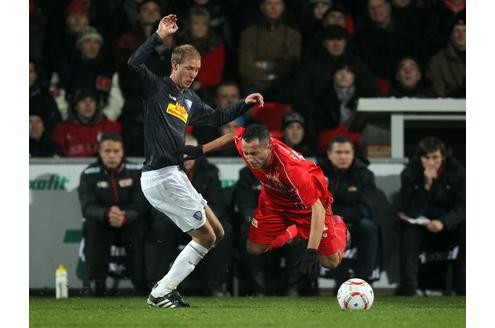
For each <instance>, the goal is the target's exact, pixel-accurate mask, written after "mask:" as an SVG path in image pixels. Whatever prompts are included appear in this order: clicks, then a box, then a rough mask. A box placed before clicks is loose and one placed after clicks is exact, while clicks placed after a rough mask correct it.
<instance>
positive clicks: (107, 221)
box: [78, 133, 147, 296]
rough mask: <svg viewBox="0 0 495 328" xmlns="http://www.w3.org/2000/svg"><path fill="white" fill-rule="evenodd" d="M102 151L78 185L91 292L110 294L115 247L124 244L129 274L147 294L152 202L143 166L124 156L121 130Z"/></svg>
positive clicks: (107, 137) (104, 139) (103, 140)
mask: <svg viewBox="0 0 495 328" xmlns="http://www.w3.org/2000/svg"><path fill="white" fill-rule="evenodd" d="M98 154H99V157H98V160H97V161H96V162H95V163H93V164H91V165H89V166H88V167H87V168H86V169H85V170H84V171H83V172H82V173H81V179H80V183H79V188H78V193H79V201H80V202H81V210H82V215H83V237H84V255H85V257H86V261H85V263H86V274H87V278H88V279H89V281H90V284H91V289H92V290H91V292H92V294H93V295H95V296H104V295H105V293H106V282H105V280H106V277H107V275H108V263H109V261H110V249H111V246H112V245H113V244H115V243H122V244H123V245H124V247H125V249H126V254H127V257H126V269H127V274H128V276H129V278H130V279H131V281H132V283H133V285H134V287H135V289H136V290H137V291H138V292H139V293H143V292H145V290H144V289H145V281H144V253H143V247H144V233H145V230H146V223H145V221H144V217H145V215H146V209H147V205H146V200H145V198H144V196H143V194H142V192H141V185H140V176H141V165H138V164H133V163H131V162H129V161H127V160H125V159H124V148H123V143H122V139H121V137H120V135H118V134H116V133H106V134H103V135H102V136H101V139H100V141H99V149H98Z"/></svg>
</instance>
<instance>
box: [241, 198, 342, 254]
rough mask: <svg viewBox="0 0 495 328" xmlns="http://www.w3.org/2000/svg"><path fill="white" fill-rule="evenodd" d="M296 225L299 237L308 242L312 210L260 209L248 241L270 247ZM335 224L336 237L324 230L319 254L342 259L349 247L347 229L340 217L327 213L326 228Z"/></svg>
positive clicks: (253, 221)
mask: <svg viewBox="0 0 495 328" xmlns="http://www.w3.org/2000/svg"><path fill="white" fill-rule="evenodd" d="M293 224H295V225H296V226H297V228H298V230H299V233H298V237H299V238H301V239H304V240H308V238H309V232H310V228H311V210H309V211H308V210H301V211H278V210H273V209H266V208H264V209H260V208H258V209H257V210H256V213H255V217H254V218H253V219H252V221H251V226H250V229H249V236H248V239H249V241H250V242H252V243H255V244H260V245H270V244H271V242H272V241H273V239H275V238H276V237H278V236H279V235H281V234H283V233H284V232H285V229H287V227H289V226H291V225H293ZM330 224H333V226H334V229H335V233H336V236H335V237H334V238H331V236H328V235H327V233H326V229H325V230H323V234H322V236H321V241H320V246H319V247H318V254H320V255H332V254H335V253H336V252H338V253H339V257H340V258H342V255H343V254H344V251H345V248H346V246H347V227H346V225H345V223H344V221H343V220H342V218H341V217H340V216H338V215H332V214H331V213H328V212H327V215H326V216H325V227H328V226H329V225H330Z"/></svg>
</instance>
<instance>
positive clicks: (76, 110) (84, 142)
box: [53, 89, 122, 157]
mask: <svg viewBox="0 0 495 328" xmlns="http://www.w3.org/2000/svg"><path fill="white" fill-rule="evenodd" d="M97 98H98V97H97V94H96V92H95V91H93V90H91V89H89V90H88V89H86V90H84V89H83V90H78V91H76V92H75V95H74V101H73V103H72V106H70V108H69V117H68V118H67V119H66V120H65V121H63V122H61V123H58V124H57V125H56V126H55V131H54V134H53V141H55V142H56V143H57V144H58V145H59V146H60V147H62V149H63V154H64V156H65V157H92V156H95V155H96V154H97V150H98V138H99V136H100V135H101V134H102V133H105V132H117V133H120V132H121V131H122V127H121V125H120V123H119V122H111V121H109V120H108V119H107V118H106V117H105V116H104V115H103V113H102V111H101V107H100V106H99V104H98V102H97Z"/></svg>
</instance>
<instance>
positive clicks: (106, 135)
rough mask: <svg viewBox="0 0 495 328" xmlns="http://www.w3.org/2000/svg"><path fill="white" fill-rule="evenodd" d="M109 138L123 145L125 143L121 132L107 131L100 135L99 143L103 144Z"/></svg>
mask: <svg viewBox="0 0 495 328" xmlns="http://www.w3.org/2000/svg"><path fill="white" fill-rule="evenodd" d="M108 140H111V141H115V142H120V143H121V144H122V145H123V144H124V141H123V140H122V136H121V135H120V134H119V133H117V132H105V133H103V134H102V135H101V136H100V139H99V140H98V145H101V144H102V143H103V142H105V141H108Z"/></svg>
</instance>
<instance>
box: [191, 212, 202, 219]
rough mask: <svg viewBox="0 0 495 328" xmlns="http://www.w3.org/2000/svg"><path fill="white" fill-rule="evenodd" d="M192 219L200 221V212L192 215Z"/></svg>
mask: <svg viewBox="0 0 495 328" xmlns="http://www.w3.org/2000/svg"><path fill="white" fill-rule="evenodd" d="M193 218H195V219H196V220H198V221H201V219H202V218H203V214H201V211H197V212H195V213H194V214H193Z"/></svg>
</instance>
